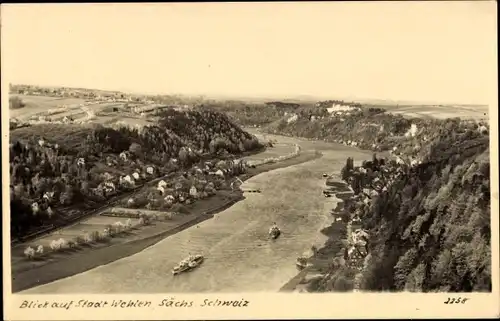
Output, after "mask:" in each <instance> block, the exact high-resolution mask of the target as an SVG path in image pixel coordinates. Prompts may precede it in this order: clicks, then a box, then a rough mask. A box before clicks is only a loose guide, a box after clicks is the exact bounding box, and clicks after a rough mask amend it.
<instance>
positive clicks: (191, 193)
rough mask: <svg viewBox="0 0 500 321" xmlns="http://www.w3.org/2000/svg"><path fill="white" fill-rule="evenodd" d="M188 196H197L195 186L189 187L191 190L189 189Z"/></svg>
mask: <svg viewBox="0 0 500 321" xmlns="http://www.w3.org/2000/svg"><path fill="white" fill-rule="evenodd" d="M189 195H191V196H192V197H197V196H198V190H197V189H196V187H195V186H191V188H190V189H189Z"/></svg>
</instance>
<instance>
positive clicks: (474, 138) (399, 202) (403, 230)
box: [342, 133, 491, 292]
mask: <svg viewBox="0 0 500 321" xmlns="http://www.w3.org/2000/svg"><path fill="white" fill-rule="evenodd" d="M342 177H343V179H344V180H346V182H348V183H349V184H350V185H351V187H353V190H354V192H355V194H356V196H355V197H354V199H355V200H358V202H356V203H355V206H354V207H353V208H352V211H353V213H355V214H356V215H358V216H359V217H360V218H361V224H362V225H363V228H365V229H366V230H367V231H368V232H369V234H370V245H369V254H368V256H367V257H366V260H365V268H364V271H363V274H362V278H361V282H360V287H361V289H364V290H371V291H403V290H405V291H415V292H422V291H423V292H433V291H451V292H461V291H463V292H470V291H491V245H490V238H491V227H490V162H489V139H488V138H487V137H484V136H482V135H480V134H479V133H476V134H470V133H462V134H449V135H447V136H445V137H443V136H438V137H436V138H435V140H434V141H432V142H431V144H430V148H429V150H427V152H426V155H425V156H424V161H423V162H422V163H421V164H418V165H414V166H410V165H408V164H398V163H396V162H395V161H387V160H383V159H377V158H376V157H374V160H373V161H370V162H364V164H363V166H361V167H359V168H356V167H354V166H353V164H352V159H348V161H347V163H346V166H345V167H344V169H343V170H342ZM366 189H368V190H370V191H371V192H372V193H369V195H367V194H366ZM351 274H352V273H351ZM345 277H346V276H345V275H344V278H345Z"/></svg>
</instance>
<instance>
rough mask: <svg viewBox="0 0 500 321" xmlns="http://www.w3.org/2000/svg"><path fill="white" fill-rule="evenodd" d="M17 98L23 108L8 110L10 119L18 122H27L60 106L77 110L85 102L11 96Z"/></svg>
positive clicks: (43, 97)
mask: <svg viewBox="0 0 500 321" xmlns="http://www.w3.org/2000/svg"><path fill="white" fill-rule="evenodd" d="M12 96H14V97H16V96H17V97H19V98H21V99H22V100H23V102H24V103H25V104H26V106H24V107H23V108H19V109H10V111H9V113H10V115H9V116H10V118H17V119H19V120H27V119H29V118H30V117H32V116H34V115H36V114H39V113H44V112H46V111H48V110H49V109H55V108H58V107H60V106H62V105H66V106H67V107H68V109H71V108H79V107H78V106H79V105H80V104H83V103H84V102H85V100H84V99H80V98H59V97H47V96H28V95H12Z"/></svg>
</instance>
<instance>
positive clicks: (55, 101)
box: [10, 95, 153, 126]
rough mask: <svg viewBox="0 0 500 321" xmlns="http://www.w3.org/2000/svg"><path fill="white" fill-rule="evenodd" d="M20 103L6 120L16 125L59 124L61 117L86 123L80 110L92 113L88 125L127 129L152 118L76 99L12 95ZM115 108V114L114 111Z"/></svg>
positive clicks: (114, 105) (108, 104) (113, 105)
mask: <svg viewBox="0 0 500 321" xmlns="http://www.w3.org/2000/svg"><path fill="white" fill-rule="evenodd" d="M13 96H16V97H19V98H21V99H22V101H23V102H24V103H25V104H26V106H25V107H23V108H19V109H10V118H16V119H18V120H20V121H28V120H29V119H32V118H33V117H36V116H48V117H50V120H51V121H62V120H63V119H64V117H71V118H72V119H73V120H74V121H76V122H80V121H87V117H88V116H87V113H86V112H85V111H84V110H83V109H82V107H81V105H85V107H84V108H86V109H88V110H89V111H91V112H92V113H94V115H95V117H94V118H93V119H91V120H90V122H91V123H97V124H103V125H111V124H114V123H117V122H118V123H122V124H125V125H129V126H135V125H139V126H144V125H148V124H150V123H151V120H152V118H153V117H151V116H148V117H147V118H146V117H140V116H139V115H136V114H133V113H132V112H130V111H129V110H125V108H124V105H125V104H124V103H117V102H103V103H95V102H94V103H92V102H91V103H88V102H87V103H86V101H85V100H84V99H80V98H58V97H48V96H29V95H13ZM115 108H118V111H116V110H115Z"/></svg>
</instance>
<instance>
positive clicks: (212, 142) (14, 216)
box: [10, 110, 263, 238]
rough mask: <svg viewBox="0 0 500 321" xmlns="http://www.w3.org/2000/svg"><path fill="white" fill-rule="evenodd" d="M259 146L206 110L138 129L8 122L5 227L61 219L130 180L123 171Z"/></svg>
mask: <svg viewBox="0 0 500 321" xmlns="http://www.w3.org/2000/svg"><path fill="white" fill-rule="evenodd" d="M262 147H263V146H262V145H261V144H260V143H259V142H258V140H257V139H256V138H255V137H254V136H252V135H250V134H249V133H247V132H245V131H243V130H242V129H241V128H239V127H238V126H237V125H235V124H234V123H232V122H231V121H230V120H229V119H228V118H227V116H225V115H223V114H221V113H218V112H215V111H210V110H201V111H183V112H179V111H174V110H170V111H166V112H164V113H163V114H161V115H160V121H159V123H158V124H157V125H154V126H148V127H144V128H142V129H138V128H131V127H121V128H117V129H112V128H108V127H103V126H89V127H84V126H80V125H63V124H58V125H53V124H44V125H34V126H30V127H26V128H20V129H16V130H13V131H11V144H10V176H11V231H12V233H11V235H12V237H13V238H16V237H19V236H22V235H25V234H27V233H29V232H30V231H33V230H36V229H37V228H40V227H41V226H44V225H47V224H63V223H64V217H65V216H66V215H65V214H64V212H66V210H65V208H66V207H68V206H73V205H78V204H82V203H84V201H85V205H88V204H87V203H89V202H91V203H92V204H102V203H103V202H105V201H106V200H107V199H109V197H110V196H112V195H116V194H120V193H121V192H124V191H128V190H130V189H132V188H134V184H133V183H132V184H122V177H121V176H122V175H127V174H128V175H129V176H131V175H132V174H133V173H137V176H139V178H136V179H134V180H133V181H134V182H135V181H137V182H138V183H139V184H141V183H143V182H145V181H147V180H149V179H151V178H154V177H158V176H159V175H163V174H167V173H169V172H171V171H175V170H178V169H180V168H189V167H190V166H191V165H193V164H195V163H197V162H200V161H202V160H206V159H211V158H216V157H232V155H238V154H241V152H244V151H253V150H255V149H259V148H262ZM104 183H106V184H109V186H113V187H109V186H108V187H106V186H105V185H103V184H104ZM139 184H137V185H139ZM109 189H111V190H112V192H106V191H107V190H109ZM63 209H64V210H63Z"/></svg>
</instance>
